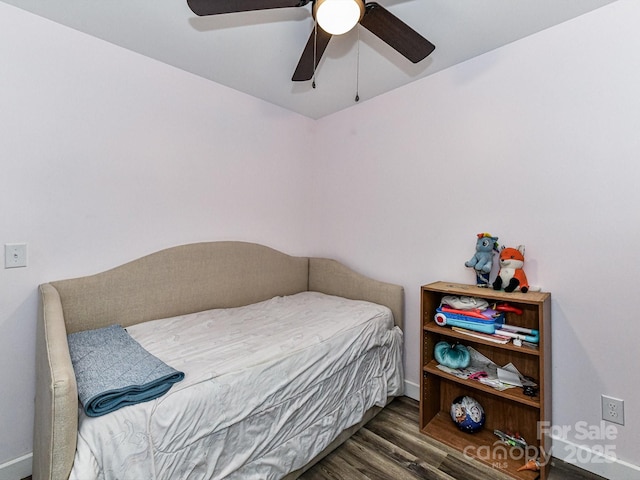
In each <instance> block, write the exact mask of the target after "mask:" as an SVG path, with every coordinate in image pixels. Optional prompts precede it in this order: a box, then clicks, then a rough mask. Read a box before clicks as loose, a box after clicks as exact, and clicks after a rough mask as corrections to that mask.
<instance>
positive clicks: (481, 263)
mask: <svg viewBox="0 0 640 480" xmlns="http://www.w3.org/2000/svg"><path fill="white" fill-rule="evenodd" d="M497 251H498V237H492V236H491V234H489V233H479V234H478V240H477V241H476V253H475V255H474V256H473V257H471V260H469V261H467V262H464V265H465V266H466V267H470V268H473V269H474V270H475V272H476V283H477V284H478V285H482V286H487V285H489V275H490V274H491V268H492V267H493V255H494V252H497Z"/></svg>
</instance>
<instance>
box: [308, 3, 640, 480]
mask: <svg viewBox="0 0 640 480" xmlns="http://www.w3.org/2000/svg"><path fill="white" fill-rule="evenodd" d="M638 18H640V4H638V3H637V2H634V1H632V0H626V1H625V0H623V1H620V2H616V3H614V4H612V5H610V6H608V7H605V8H603V9H601V10H597V11H595V12H593V13H591V14H588V15H585V16H583V17H580V18H578V19H576V20H574V21H571V22H568V23H565V24H563V25H560V26H558V27H556V28H552V29H550V30H547V31H544V32H541V33H540V34H537V35H534V36H532V37H529V38H526V39H524V40H522V41H519V42H516V43H514V44H511V45H508V46H506V47H504V48H500V49H498V50H495V51H493V52H490V53H488V54H486V55H483V56H481V57H478V58H476V59H474V60H471V61H468V62H466V63H464V64H462V65H459V66H457V67H454V68H451V69H449V70H447V71H444V72H441V73H439V74H437V75H434V76H431V77H427V78H425V79H423V80H420V81H417V82H414V83H412V84H410V85H408V86H406V87H404V88H401V89H398V90H395V91H393V92H390V93H388V94H386V95H383V96H381V97H377V98H375V99H372V100H369V101H366V102H364V103H362V104H360V105H358V106H356V107H354V108H351V109H349V110H347V111H344V112H339V113H337V114H335V115H332V116H330V117H326V118H324V119H322V120H321V121H319V122H318V125H319V127H318V140H319V142H321V141H322V139H331V141H324V142H322V143H321V147H319V155H318V157H317V159H316V163H315V168H314V172H313V175H314V176H315V177H316V183H315V184H316V186H317V188H316V190H315V193H314V195H315V201H314V204H316V205H322V209H321V210H320V211H318V213H317V215H315V218H317V223H318V225H321V226H323V227H324V228H323V229H322V231H320V232H315V236H314V239H313V240H314V244H313V245H314V246H313V249H314V252H313V253H314V254H326V255H331V256H334V257H337V258H340V259H343V260H347V261H349V262H350V263H351V264H353V266H355V267H356V268H358V269H360V270H364V271H367V273H370V274H371V275H372V276H374V277H378V278H384V279H387V280H391V281H395V282H398V283H401V284H403V285H404V286H405V289H406V302H407V307H406V316H407V318H406V323H405V325H406V352H405V353H406V358H405V360H406V367H407V369H406V375H407V377H408V379H409V380H410V381H412V382H414V383H419V378H420V377H419V375H420V367H419V336H418V334H419V328H420V327H419V313H418V308H419V287H420V285H421V284H425V283H429V282H432V281H435V280H449V281H461V282H469V283H473V282H474V275H473V274H472V271H470V270H469V269H466V268H465V267H464V262H465V261H466V260H468V259H469V258H471V256H472V255H473V252H474V245H475V235H476V233H479V232H485V231H487V232H490V233H492V234H494V235H498V236H499V237H500V243H502V244H506V245H508V246H517V245H518V244H525V245H526V247H527V249H526V251H527V257H526V263H525V270H526V272H527V275H528V277H529V280H530V283H531V284H533V285H539V286H541V287H543V289H544V290H547V291H550V292H552V311H553V313H552V323H553V390H552V394H553V423H554V424H555V425H558V426H563V425H567V426H569V427H571V428H572V431H571V432H570V433H569V435H568V437H567V438H566V441H561V440H560V439H557V441H555V442H554V451H553V454H554V455H556V456H558V457H561V458H567V459H568V460H571V459H572V457H573V458H574V459H575V458H576V457H578V455H575V451H572V449H575V448H576V445H586V446H588V447H589V448H591V449H592V450H593V451H594V452H597V451H602V450H603V448H604V447H606V446H607V445H613V447H614V448H613V449H612V452H613V453H615V454H616V456H617V458H618V459H619V460H621V462H620V463H618V464H616V465H608V464H606V465H602V464H598V463H595V462H597V461H598V460H597V459H594V457H592V456H591V453H589V452H587V453H580V454H579V455H580V456H579V457H578V458H579V459H582V460H585V459H586V460H589V461H588V462H582V465H581V466H583V467H585V468H588V469H590V470H592V471H597V472H601V473H606V474H607V475H608V476H609V477H610V478H621V479H625V480H627V479H629V478H640V468H638V469H635V470H634V469H624V468H623V469H622V470H620V468H621V465H622V466H624V462H630V463H633V464H636V465H638V464H639V463H640V460H639V459H640V433H639V432H640V417H639V416H638V410H639V407H640V386H639V382H638V380H639V375H638V372H637V365H638V353H637V352H638V348H637V345H638V338H640V322H639V321H638V320H637V318H636V317H637V315H635V300H636V299H637V297H638V295H637V293H636V288H635V287H636V285H637V283H638V275H640V249H639V245H640V222H639V221H638V218H640V217H639V214H638V205H640V188H638V184H639V181H640V158H639V157H638V152H640V134H639V132H640V95H639V93H638V92H639V90H638V88H639V87H638V86H639V85H640V55H638V51H639V50H640V36H639V35H638V33H637V25H638ZM440 48H446V46H441V47H440ZM361 82H366V78H363V79H361ZM329 227H330V228H329ZM603 393H604V394H608V395H611V396H615V397H619V398H622V399H624V400H625V416H626V425H625V426H624V427H619V428H618V429H617V438H616V439H614V440H612V439H610V438H606V439H603V438H597V439H592V440H589V439H582V438H580V436H581V435H580V432H577V433H578V435H577V436H576V435H574V434H575V433H576V428H579V427H580V426H576V424H577V422H580V421H585V422H587V423H588V425H594V426H596V427H597V428H599V425H600V423H599V422H600V419H601V407H600V395H601V394H603ZM609 448H610V447H609ZM592 453H593V452H592ZM619 471H620V472H624V473H617V472H619ZM616 475H617V477H616ZM629 475H632V476H633V477H632V476H629Z"/></svg>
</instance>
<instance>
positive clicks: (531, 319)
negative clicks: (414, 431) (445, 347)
mask: <svg viewBox="0 0 640 480" xmlns="http://www.w3.org/2000/svg"><path fill="white" fill-rule="evenodd" d="M445 295H457V296H469V297H479V298H483V299H485V300H487V301H489V302H490V303H492V302H507V303H509V304H511V305H513V306H515V307H518V308H520V309H521V310H522V311H523V313H522V314H521V315H517V314H516V313H512V312H507V313H506V318H505V323H507V324H509V325H517V326H521V327H525V328H531V329H537V330H538V331H539V333H540V342H539V344H538V348H531V347H527V346H516V345H514V344H513V343H512V342H509V343H506V344H500V343H495V342H492V341H490V340H484V339H479V338H475V337H471V336H468V335H465V334H464V333H459V332H456V331H453V330H452V329H451V328H450V327H448V326H439V325H437V324H436V323H435V322H434V321H433V319H434V315H435V310H436V308H438V307H439V306H440V301H441V299H442V297H443V296H445ZM420 299H421V302H420V303H421V306H420V312H421V351H420V357H421V362H420V364H421V366H422V367H421V368H422V374H421V379H420V429H421V431H422V432H423V433H425V434H426V435H429V436H431V437H433V438H435V439H437V440H438V441H440V442H442V443H444V444H446V445H449V446H450V447H452V448H455V449H457V450H459V451H461V452H463V453H464V454H466V455H469V456H471V457H473V458H476V459H477V460H478V461H481V462H484V463H486V464H488V465H489V466H491V467H493V468H495V469H497V470H500V471H501V472H502V473H504V474H507V475H509V476H511V477H512V478H515V479H520V480H533V479H535V478H536V477H537V476H538V474H539V475H540V480H545V479H546V477H547V472H548V460H549V454H548V452H549V451H550V440H549V439H548V438H546V436H544V435H540V432H539V430H540V429H539V425H540V422H549V423H550V421H551V336H550V334H551V294H549V293H547V292H527V293H521V292H513V293H506V292H502V291H495V290H492V289H490V288H482V287H477V286H475V285H464V284H456V283H448V282H435V283H431V284H429V285H424V286H423V287H421V295H420ZM441 340H446V341H449V342H451V343H456V342H457V343H461V344H463V345H467V346H471V347H473V348H474V349H476V350H477V351H478V352H480V353H481V354H482V355H484V356H486V357H487V358H489V359H491V360H492V361H493V362H494V363H496V364H497V365H499V366H503V365H506V364H507V363H513V365H515V367H516V368H517V369H518V371H520V372H521V373H522V374H523V375H525V376H529V377H531V378H533V379H534V380H535V382H536V383H537V384H538V393H537V395H536V396H534V397H531V396H527V395H525V394H524V393H523V389H522V388H509V389H507V390H502V391H500V390H497V389H495V388H493V387H491V386H489V385H485V384H483V383H480V382H478V381H476V380H465V379H461V378H458V377H456V376H455V375H452V374H450V373H447V372H444V371H442V370H441V369H439V368H438V362H437V361H436V360H435V359H434V357H433V349H434V346H435V345H436V343H438V342H439V341H441ZM462 395H468V396H471V397H473V398H475V399H476V400H478V402H480V404H481V405H482V407H483V409H484V411H485V415H486V421H485V425H484V428H483V429H482V430H480V431H479V432H476V433H466V432H463V431H461V430H459V429H458V428H457V426H456V425H455V424H454V422H453V421H452V419H451V416H450V413H449V412H450V407H451V403H452V402H453V400H454V399H455V398H456V397H459V396H462ZM494 429H498V430H501V431H503V432H506V431H510V432H518V433H520V435H522V436H523V437H524V438H525V440H526V441H527V443H528V445H529V446H528V447H527V449H526V450H523V449H519V448H517V447H510V446H508V445H505V444H504V443H502V442H501V441H500V439H499V438H498V437H497V436H496V435H494V433H493V431H494ZM534 455H535V456H538V455H540V460H541V464H542V466H541V470H540V471H539V472H532V471H521V472H518V471H517V470H518V468H519V467H521V466H522V465H524V463H525V461H526V459H527V458H530V457H531V456H534Z"/></svg>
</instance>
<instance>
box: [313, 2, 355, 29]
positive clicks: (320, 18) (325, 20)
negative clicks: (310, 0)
mask: <svg viewBox="0 0 640 480" xmlns="http://www.w3.org/2000/svg"><path fill="white" fill-rule="evenodd" d="M313 14H314V16H315V18H316V21H317V22H318V25H320V27H322V29H323V30H324V31H325V32H327V33H330V34H331V35H342V34H343V33H347V32H348V31H349V30H351V29H352V28H353V27H355V26H356V25H357V24H358V22H359V21H360V20H361V19H362V17H363V15H364V1H363V0H316V2H315V3H314V4H313Z"/></svg>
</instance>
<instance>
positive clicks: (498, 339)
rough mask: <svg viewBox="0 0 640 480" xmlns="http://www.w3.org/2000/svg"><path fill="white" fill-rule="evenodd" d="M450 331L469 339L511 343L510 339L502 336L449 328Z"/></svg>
mask: <svg viewBox="0 0 640 480" xmlns="http://www.w3.org/2000/svg"><path fill="white" fill-rule="evenodd" d="M451 330H453V331H454V332H458V333H463V334H465V335H469V336H470V337H475V338H481V339H482V340H488V341H490V342H494V343H501V344H505V343H509V341H511V337H505V336H504V335H492V334H489V333H482V332H474V331H473V330H467V329H466V328H460V327H451Z"/></svg>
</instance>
